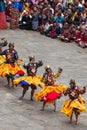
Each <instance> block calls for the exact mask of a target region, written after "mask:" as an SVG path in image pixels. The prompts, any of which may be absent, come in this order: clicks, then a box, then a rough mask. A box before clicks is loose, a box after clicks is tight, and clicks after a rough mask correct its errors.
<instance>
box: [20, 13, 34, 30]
mask: <svg viewBox="0 0 87 130" xmlns="http://www.w3.org/2000/svg"><path fill="white" fill-rule="evenodd" d="M19 28H20V29H26V30H32V16H31V15H30V14H29V12H25V13H24V14H23V16H22V19H21V21H20V25H19Z"/></svg>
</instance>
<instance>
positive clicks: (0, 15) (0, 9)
mask: <svg viewBox="0 0 87 130" xmlns="http://www.w3.org/2000/svg"><path fill="white" fill-rule="evenodd" d="M6 28H7V24H6V15H5V3H4V2H3V1H0V29H6Z"/></svg>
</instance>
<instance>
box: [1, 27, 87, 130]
mask: <svg viewBox="0 0 87 130" xmlns="http://www.w3.org/2000/svg"><path fill="white" fill-rule="evenodd" d="M2 37H5V38H6V39H7V40H8V42H14V43H15V49H16V50H17V51H18V54H19V57H20V58H22V59H23V60H24V62H25V63H27V62H28V56H30V55H35V57H36V60H43V62H44V65H43V67H41V68H40V69H39V70H38V74H42V73H43V72H44V66H46V65H50V66H51V67H52V69H53V71H54V72H56V71H57V68H58V67H59V66H61V67H62V68H63V73H62V75H61V77H59V78H58V80H57V82H58V83H62V84H65V85H69V80H70V79H71V78H74V79H75V80H76V82H77V85H78V86H81V87H82V86H87V49H82V48H80V47H78V46H77V45H76V44H75V43H64V42H61V41H59V40H58V39H51V38H48V37H45V36H42V35H40V34H39V33H37V32H33V31H26V30H19V29H17V30H10V29H8V30H2V31H1V30H0V38H2ZM5 84H6V79H3V78H0V130H53V129H54V130H74V129H76V130H87V112H86V113H82V114H81V115H80V117H79V125H78V126H76V125H75V122H74V123H73V124H72V125H70V124H68V121H69V119H68V117H66V116H65V115H63V114H61V113H60V109H61V107H62V104H63V102H64V100H65V99H66V98H67V97H62V98H61V99H60V100H57V112H56V113H54V112H53V106H51V105H49V106H46V108H45V111H44V112H42V111H40V108H41V107H42V103H41V102H36V101H34V102H31V101H29V98H30V90H29V91H28V92H27V94H26V95H25V97H24V99H23V101H20V100H19V99H18V98H19V96H20V95H21V93H22V88H20V86H19V87H17V88H14V89H8V88H6V87H5ZM37 91H39V89H38V90H37ZM83 97H84V98H85V99H86V100H87V93H86V94H84V95H83ZM86 106H87V103H86ZM73 120H74V119H73Z"/></svg>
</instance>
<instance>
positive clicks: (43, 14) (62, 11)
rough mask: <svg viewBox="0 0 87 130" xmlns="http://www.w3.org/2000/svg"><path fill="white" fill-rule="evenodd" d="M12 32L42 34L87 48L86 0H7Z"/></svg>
mask: <svg viewBox="0 0 87 130" xmlns="http://www.w3.org/2000/svg"><path fill="white" fill-rule="evenodd" d="M5 4H6V18H7V21H8V22H10V28H11V29H16V28H20V29H22V30H23V29H25V30H34V31H38V32H40V34H41V35H45V36H48V37H51V38H58V39H61V40H63V41H67V42H71V41H75V42H76V43H77V45H79V46H81V47H82V48H87V0H14V1H12V0H6V1H5Z"/></svg>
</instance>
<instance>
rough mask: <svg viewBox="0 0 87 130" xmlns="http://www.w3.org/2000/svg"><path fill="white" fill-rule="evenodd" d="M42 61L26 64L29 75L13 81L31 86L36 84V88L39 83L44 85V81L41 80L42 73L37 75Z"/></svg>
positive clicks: (16, 83)
mask: <svg viewBox="0 0 87 130" xmlns="http://www.w3.org/2000/svg"><path fill="white" fill-rule="evenodd" d="M41 62H42V61H40V62H33V63H29V64H28V65H27V66H24V68H26V69H27V74H28V75H27V76H23V77H21V78H18V79H15V80H14V81H13V82H14V84H15V85H18V84H21V85H24V86H26V87H27V86H31V87H32V85H34V86H35V89H36V88H37V87H38V86H39V85H44V83H43V82H41V79H42V77H41V76H40V75H36V72H37V68H38V67H40V66H42V63H41Z"/></svg>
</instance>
